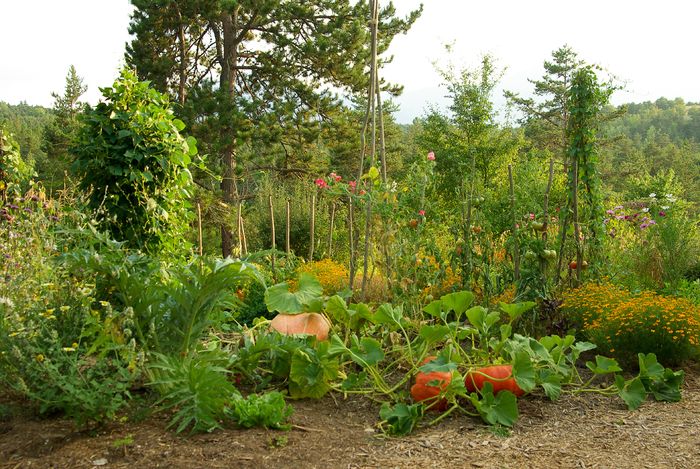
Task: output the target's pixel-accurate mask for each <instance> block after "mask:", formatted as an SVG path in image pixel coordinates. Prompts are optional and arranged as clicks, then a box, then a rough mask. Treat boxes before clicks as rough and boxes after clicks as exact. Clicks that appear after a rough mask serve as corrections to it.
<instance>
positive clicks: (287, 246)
mask: <svg viewBox="0 0 700 469" xmlns="http://www.w3.org/2000/svg"><path fill="white" fill-rule="evenodd" d="M291 220H292V207H291V201H290V200H289V199H287V231H286V233H285V244H286V245H285V252H286V253H287V254H289V253H290V252H291V248H290V243H289V231H290V225H291Z"/></svg>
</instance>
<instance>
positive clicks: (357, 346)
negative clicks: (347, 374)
mask: <svg viewBox="0 0 700 469" xmlns="http://www.w3.org/2000/svg"><path fill="white" fill-rule="evenodd" d="M350 351H351V352H352V353H353V355H355V357H357V358H360V359H361V360H362V361H363V362H364V363H366V364H367V365H370V366H371V365H376V364H377V363H379V362H380V361H382V360H384V351H383V350H382V344H380V343H379V341H378V340H376V339H373V338H371V337H363V338H362V339H359V340H358V339H357V337H356V336H353V346H352V347H350ZM353 359H354V358H353ZM360 364H361V365H362V363H361V362H360ZM363 366H364V365H363Z"/></svg>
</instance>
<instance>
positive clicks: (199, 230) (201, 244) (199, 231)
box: [197, 202, 204, 257]
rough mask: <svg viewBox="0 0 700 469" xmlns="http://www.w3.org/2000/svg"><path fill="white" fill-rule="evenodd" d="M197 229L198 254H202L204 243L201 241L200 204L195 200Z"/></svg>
mask: <svg viewBox="0 0 700 469" xmlns="http://www.w3.org/2000/svg"><path fill="white" fill-rule="evenodd" d="M197 231H198V233H199V256H200V257H202V255H203V254H204V245H203V243H202V206H201V205H200V204H199V202H197Z"/></svg>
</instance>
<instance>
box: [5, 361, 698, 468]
mask: <svg viewBox="0 0 700 469" xmlns="http://www.w3.org/2000/svg"><path fill="white" fill-rule="evenodd" d="M686 373H687V374H686V380H685V384H684V386H683V392H682V394H683V399H682V400H681V401H680V402H677V403H663V402H652V401H648V402H646V403H644V405H642V406H641V407H640V408H639V409H638V410H636V411H633V412H630V411H628V410H627V408H626V407H625V405H624V403H623V402H622V401H621V400H619V399H611V398H606V397H599V396H596V395H591V394H586V395H579V396H571V395H564V396H562V398H561V399H560V400H559V401H557V402H550V401H549V400H547V399H546V398H544V397H539V396H530V397H526V398H523V399H522V400H521V401H520V403H519V407H520V420H518V422H517V423H516V424H515V426H514V427H513V430H512V433H511V435H510V436H508V437H502V436H497V435H495V434H493V433H492V432H491V431H489V429H488V427H487V426H485V425H484V424H483V423H482V422H481V421H480V420H479V419H475V418H474V419H470V418H467V417H463V416H457V415H454V416H450V417H449V418H447V419H445V421H443V422H441V423H440V424H439V425H437V426H435V427H432V428H424V429H420V430H418V431H416V432H414V433H413V434H412V435H410V436H408V437H404V438H385V437H382V436H381V435H380V434H379V433H377V432H376V431H375V430H376V429H375V427H374V425H375V424H376V422H377V413H378V408H377V406H376V405H375V404H373V403H371V401H369V400H366V399H359V398H358V399H355V398H353V399H348V400H343V399H342V398H341V397H339V396H338V395H334V396H327V397H325V398H324V399H321V400H307V399H305V400H300V401H294V402H293V405H294V408H295V413H294V416H293V417H292V423H293V425H294V426H293V428H292V430H291V431H289V432H284V431H271V430H270V431H268V430H261V429H252V430H237V429H227V430H221V431H216V432H213V433H210V434H201V435H194V436H189V437H188V436H178V435H176V434H174V433H173V432H170V431H167V430H165V426H166V425H167V419H166V418H165V416H159V415H155V416H151V417H149V418H148V419H147V420H146V421H143V422H141V423H132V422H126V423H112V424H110V425H108V426H106V427H105V428H104V429H103V430H101V431H100V432H98V434H97V435H95V436H91V435H89V434H87V433H84V432H83V433H81V432H76V431H75V427H74V426H73V424H72V422H70V421H67V420H61V419H52V420H38V419H35V418H32V417H28V416H22V415H15V416H14V417H11V418H9V419H7V420H6V421H4V422H1V424H0V461H2V462H0V468H3V469H4V468H13V469H15V468H26V467H52V468H78V467H96V466H98V465H100V464H101V465H103V466H105V467H113V468H131V467H168V468H192V467H211V468H216V467H222V468H223V467H226V468H228V467H236V468H261V467H271V468H336V467H338V468H340V467H342V468H374V467H376V468H380V467H381V468H389V467H391V468H394V467H396V468H403V467H406V468H408V467H411V468H417V467H433V468H436V467H487V468H488V467H506V468H520V467H572V468H574V467H575V468H590V467H614V468H621V467H634V468H642V467H679V468H686V467H693V466H695V465H697V464H698V461H700V426H698V422H700V370H698V368H697V367H695V368H694V369H687V370H686ZM15 414H17V412H15ZM120 440H121V441H120ZM115 442H116V444H115Z"/></svg>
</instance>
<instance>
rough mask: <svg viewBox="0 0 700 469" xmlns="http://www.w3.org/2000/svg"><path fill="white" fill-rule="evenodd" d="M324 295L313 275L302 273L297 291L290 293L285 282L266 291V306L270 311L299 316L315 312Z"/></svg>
mask: <svg viewBox="0 0 700 469" xmlns="http://www.w3.org/2000/svg"><path fill="white" fill-rule="evenodd" d="M322 294H323V287H322V286H321V283H320V282H319V281H318V280H317V279H316V278H315V277H313V276H312V275H309V274H307V273H301V274H300V275H299V287H298V288H297V290H296V291H294V292H290V291H289V285H287V283H285V282H283V283H279V284H277V285H273V286H271V287H269V288H268V289H267V291H265V304H266V305H267V309H268V310H270V311H279V312H281V313H285V314H297V313H301V312H303V311H309V310H313V308H314V306H315V304H316V303H318V301H319V299H320V296H321V295H322ZM310 308H311V309H310Z"/></svg>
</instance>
